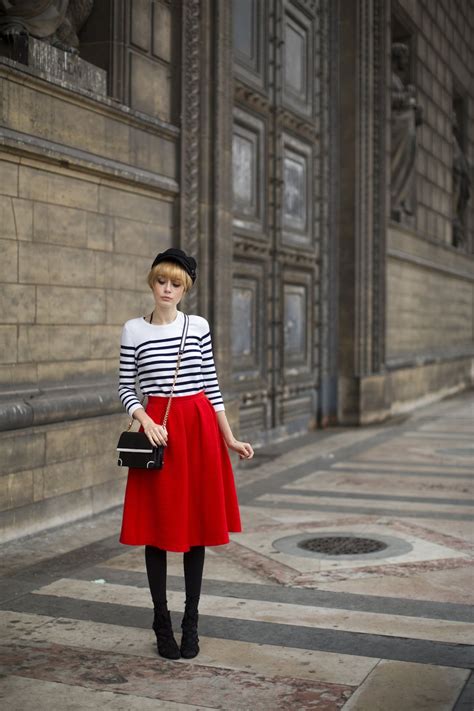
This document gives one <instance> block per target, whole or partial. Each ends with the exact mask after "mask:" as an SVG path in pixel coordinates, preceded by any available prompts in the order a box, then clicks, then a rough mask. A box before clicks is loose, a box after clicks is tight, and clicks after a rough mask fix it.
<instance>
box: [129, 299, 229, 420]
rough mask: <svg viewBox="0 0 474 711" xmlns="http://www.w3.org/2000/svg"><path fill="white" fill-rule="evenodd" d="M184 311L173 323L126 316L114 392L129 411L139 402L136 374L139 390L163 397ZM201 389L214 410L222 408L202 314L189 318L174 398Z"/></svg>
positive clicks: (169, 382)
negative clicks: (155, 322) (116, 388)
mask: <svg viewBox="0 0 474 711" xmlns="http://www.w3.org/2000/svg"><path fill="white" fill-rule="evenodd" d="M183 323H184V315H183V313H182V312H181V311H178V314H177V316H176V318H175V320H174V321H173V322H172V323H168V324H165V325H158V324H153V323H151V324H150V323H148V322H147V321H145V319H144V318H143V317H140V318H133V319H131V320H130V321H127V322H126V323H125V325H124V327H123V330H122V340H121V345H120V383H119V396H120V399H121V401H122V404H123V406H124V407H125V409H126V410H127V412H128V414H129V415H130V416H131V415H132V414H133V412H134V411H135V410H136V409H138V408H139V407H142V405H141V403H140V399H139V398H138V397H137V391H136V378H137V377H138V383H139V385H140V390H141V392H142V393H143V394H144V395H158V396H162V397H168V396H169V394H170V391H171V386H172V384H173V377H174V373H175V369H176V360H177V357H178V349H179V344H180V342H181V334H182V332H183ZM203 390H204V392H205V393H206V395H207V397H208V398H209V400H210V402H211V403H212V405H213V407H214V410H215V411H216V412H219V410H224V409H225V408H224V403H223V400H222V395H221V393H220V390H219V383H218V382H217V374H216V368H215V365H214V357H213V353H212V343H211V334H210V332H209V324H208V322H207V321H206V319H205V318H202V317H201V316H190V317H189V330H188V337H187V339H186V346H185V350H184V354H183V357H182V358H181V365H180V368H179V373H178V378H177V380H176V386H175V391H174V395H173V397H179V396H183V395H194V394H196V393H198V392H201V391H203Z"/></svg>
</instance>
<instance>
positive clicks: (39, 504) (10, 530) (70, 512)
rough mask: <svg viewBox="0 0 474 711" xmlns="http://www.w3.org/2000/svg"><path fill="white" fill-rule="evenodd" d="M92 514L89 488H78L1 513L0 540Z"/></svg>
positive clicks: (14, 537) (10, 538)
mask: <svg viewBox="0 0 474 711" xmlns="http://www.w3.org/2000/svg"><path fill="white" fill-rule="evenodd" d="M91 514H92V490H91V489H90V488H88V489H79V490H77V491H72V492H70V493H68V494H63V495H62V496H54V497H51V498H47V499H43V500H42V501H36V502H34V503H32V504H27V505H26V506H22V507H20V508H17V509H8V510H7V511H2V512H1V513H0V542H3V541H10V540H14V539H17V538H19V537H20V536H27V535H29V534H33V533H36V532H38V531H42V530H44V529H45V528H52V527H54V526H60V525H61V524H64V523H67V522H68V521H76V520H78V519H81V518H85V517H86V516H90V515H91Z"/></svg>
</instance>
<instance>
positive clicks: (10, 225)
mask: <svg viewBox="0 0 474 711" xmlns="http://www.w3.org/2000/svg"><path fill="white" fill-rule="evenodd" d="M4 165H5V164H0V171H1V170H2V169H3V166H4ZM0 237H1V238H2V239H12V240H13V239H16V226H15V216H14V212H13V202H12V198H11V197H8V196H7V195H1V196H0Z"/></svg>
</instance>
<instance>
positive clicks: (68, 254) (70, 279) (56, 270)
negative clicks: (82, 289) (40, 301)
mask: <svg viewBox="0 0 474 711" xmlns="http://www.w3.org/2000/svg"><path fill="white" fill-rule="evenodd" d="M94 257H95V253H93V254H92V255H91V254H90V253H89V252H88V250H86V249H74V248H71V247H63V246H59V245H51V244H41V243H34V242H23V243H21V244H20V260H19V261H20V281H21V282H23V283H25V282H26V283H30V284H51V285H56V284H58V285H59V284H63V285H68V286H69V285H70V286H92V287H94V286H96V269H95V264H94Z"/></svg>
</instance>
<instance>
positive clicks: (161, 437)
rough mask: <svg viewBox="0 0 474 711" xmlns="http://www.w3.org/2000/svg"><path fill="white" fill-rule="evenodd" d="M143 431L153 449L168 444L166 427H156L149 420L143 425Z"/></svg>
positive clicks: (154, 423)
mask: <svg viewBox="0 0 474 711" xmlns="http://www.w3.org/2000/svg"><path fill="white" fill-rule="evenodd" d="M143 431H144V433H145V434H146V436H147V437H148V439H149V440H150V442H151V444H152V445H153V446H154V447H157V446H159V445H160V444H162V445H164V446H165V447H166V445H167V444H168V432H167V431H166V427H164V426H163V425H157V424H156V422H153V420H152V419H151V418H150V421H149V422H147V423H146V424H145V425H143Z"/></svg>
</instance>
